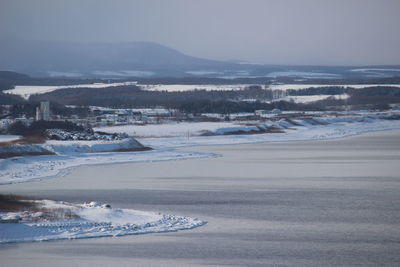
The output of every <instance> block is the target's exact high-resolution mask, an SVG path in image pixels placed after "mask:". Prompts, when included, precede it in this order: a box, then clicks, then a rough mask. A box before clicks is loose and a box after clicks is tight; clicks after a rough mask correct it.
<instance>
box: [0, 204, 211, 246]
mask: <svg viewBox="0 0 400 267" xmlns="http://www.w3.org/2000/svg"><path fill="white" fill-rule="evenodd" d="M32 202H35V203H36V204H37V205H39V207H40V208H41V210H43V211H38V212H27V211H24V212H4V213H0V221H2V220H17V221H18V220H19V223H15V222H14V223H0V243H12V242H32V241H46V240H56V239H77V238H89V237H104V236H123V235H132V234H147V233H160V232H172V231H178V230H185V229H192V228H195V227H198V226H201V225H203V224H205V223H206V222H204V221H201V220H199V219H196V218H189V217H183V216H175V215H165V214H159V213H154V212H146V211H139V210H129V209H116V208H112V207H111V206H110V205H106V204H101V203H97V202H90V203H84V204H71V203H65V202H55V201H50V200H36V201H32ZM46 214H55V215H57V214H58V215H59V214H68V216H69V218H68V219H66V218H62V217H63V216H60V217H61V218H56V219H54V218H53V219H46ZM71 214H73V215H74V216H71ZM47 216H48V215H47ZM64 217H65V216H64Z"/></svg>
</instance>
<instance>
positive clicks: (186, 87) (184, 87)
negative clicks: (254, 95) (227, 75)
mask: <svg viewBox="0 0 400 267" xmlns="http://www.w3.org/2000/svg"><path fill="white" fill-rule="evenodd" d="M251 85H253V84H227V85H215V84H208V85H204V84H157V85H139V87H141V88H142V89H143V90H149V91H168V92H184V91H193V90H206V91H213V90H217V91H230V90H243V89H244V88H246V87H249V86H251Z"/></svg>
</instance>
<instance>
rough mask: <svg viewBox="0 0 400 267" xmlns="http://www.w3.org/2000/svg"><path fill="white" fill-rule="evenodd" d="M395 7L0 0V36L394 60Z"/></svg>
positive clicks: (258, 56) (286, 1) (198, 51)
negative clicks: (143, 42) (150, 43)
mask: <svg viewBox="0 0 400 267" xmlns="http://www.w3.org/2000/svg"><path fill="white" fill-rule="evenodd" d="M398 10H400V1H396V0H384V1H377V0H350V1H324V0H322V1H321V0H302V1H294V0H280V1H275V0H269V1H262V0H250V1H239V0H217V1H210V0H203V1H193V0H168V1H157V0H146V1H126V0H117V1H112V2H109V1H103V0H87V1H76V0H73V1H51V0H38V1H23V0H2V1H1V2H0V40H5V39H7V38H10V36H11V37H15V38H20V39H26V40H45V41H56V42H108V43H110V42H111V43H112V42H136V41H145V42H155V43H158V44H161V45H164V46H167V47H170V48H173V49H176V50H178V51H180V52H182V53H184V54H186V55H190V56H194V57H200V58H207V59H215V60H223V61H230V60H242V61H247V62H250V63H262V64H278V65H341V66H347V65H399V64H400V53H399V49H398V48H399V47H400V27H399V26H400V16H398ZM3 38H4V39H3Z"/></svg>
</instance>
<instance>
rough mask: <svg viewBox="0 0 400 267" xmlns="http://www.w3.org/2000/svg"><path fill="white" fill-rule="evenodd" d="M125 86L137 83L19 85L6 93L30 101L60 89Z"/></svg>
mask: <svg viewBox="0 0 400 267" xmlns="http://www.w3.org/2000/svg"><path fill="white" fill-rule="evenodd" d="M123 85H136V82H119V83H91V84H76V85H59V86H44V85H17V86H15V88H14V89H10V90H5V91H3V92H4V93H7V94H14V95H20V96H21V97H23V98H25V99H28V98H29V97H30V96H31V95H34V94H44V93H48V92H52V91H55V90H58V89H65V88H106V87H115V86H123Z"/></svg>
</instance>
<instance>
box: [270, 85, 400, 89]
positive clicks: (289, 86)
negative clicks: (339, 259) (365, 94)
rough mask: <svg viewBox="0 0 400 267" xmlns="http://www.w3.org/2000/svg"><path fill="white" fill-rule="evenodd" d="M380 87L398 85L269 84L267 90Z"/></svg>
mask: <svg viewBox="0 0 400 267" xmlns="http://www.w3.org/2000/svg"><path fill="white" fill-rule="evenodd" d="M382 86H385V87H386V86H392V87H400V84H271V85H269V89H272V90H288V89H295V90H300V89H307V88H317V87H352V88H356V89H362V88H366V87H382Z"/></svg>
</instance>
